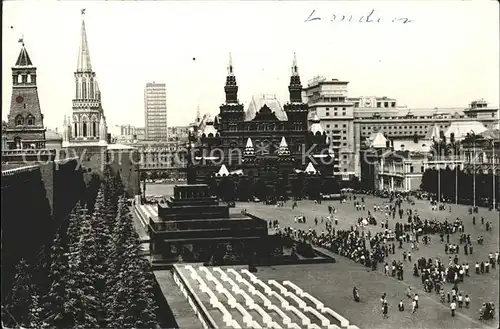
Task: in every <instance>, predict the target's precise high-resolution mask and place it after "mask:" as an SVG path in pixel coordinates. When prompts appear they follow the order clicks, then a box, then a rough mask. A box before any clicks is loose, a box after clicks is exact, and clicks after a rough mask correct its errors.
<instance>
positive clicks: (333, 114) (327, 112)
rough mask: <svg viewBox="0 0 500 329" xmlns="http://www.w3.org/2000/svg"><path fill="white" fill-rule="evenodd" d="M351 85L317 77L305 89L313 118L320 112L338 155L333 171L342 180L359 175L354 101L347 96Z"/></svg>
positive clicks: (335, 152)
mask: <svg viewBox="0 0 500 329" xmlns="http://www.w3.org/2000/svg"><path fill="white" fill-rule="evenodd" d="M348 84H349V82H347V81H339V80H337V79H331V80H327V79H326V78H324V77H315V78H313V79H312V80H311V81H310V82H309V85H308V86H307V87H306V88H304V94H305V98H306V102H307V104H308V106H309V111H310V118H312V117H313V116H314V115H317V117H318V118H319V120H320V123H321V125H322V128H323V129H324V131H325V132H326V134H327V135H328V137H329V142H330V148H331V149H332V150H333V154H334V156H333V159H334V160H333V161H334V168H333V174H334V175H337V176H339V177H342V180H351V179H352V177H353V176H354V175H355V174H356V170H355V167H354V156H355V150H356V148H355V139H354V110H353V108H354V103H353V102H352V101H350V100H349V99H348V97H347V96H348V93H347V90H348V89H347V85H348Z"/></svg>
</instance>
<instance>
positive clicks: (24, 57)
mask: <svg viewBox="0 0 500 329" xmlns="http://www.w3.org/2000/svg"><path fill="white" fill-rule="evenodd" d="M19 43H20V44H21V51H20V52H19V56H18V57H17V61H16V66H33V63H32V62H31V59H30V56H29V55H28V51H26V47H25V46H24V36H22V37H21V38H20V39H19Z"/></svg>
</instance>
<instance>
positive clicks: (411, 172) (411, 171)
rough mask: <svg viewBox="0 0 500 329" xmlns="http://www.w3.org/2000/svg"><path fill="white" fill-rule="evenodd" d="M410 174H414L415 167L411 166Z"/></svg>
mask: <svg viewBox="0 0 500 329" xmlns="http://www.w3.org/2000/svg"><path fill="white" fill-rule="evenodd" d="M410 174H413V166H410Z"/></svg>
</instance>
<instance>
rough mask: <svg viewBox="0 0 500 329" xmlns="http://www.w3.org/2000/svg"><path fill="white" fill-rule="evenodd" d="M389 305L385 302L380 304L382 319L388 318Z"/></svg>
mask: <svg viewBox="0 0 500 329" xmlns="http://www.w3.org/2000/svg"><path fill="white" fill-rule="evenodd" d="M388 313H389V305H388V304H387V302H385V303H384V305H383V306H382V317H383V318H384V319H386V318H388V317H389V315H388Z"/></svg>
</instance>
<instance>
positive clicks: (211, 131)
mask: <svg viewBox="0 0 500 329" xmlns="http://www.w3.org/2000/svg"><path fill="white" fill-rule="evenodd" d="M202 134H205V136H208V135H209V134H212V135H214V136H215V135H216V134H217V129H215V127H214V123H213V122H207V123H206V125H205V128H203V132H202Z"/></svg>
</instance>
